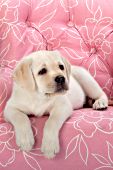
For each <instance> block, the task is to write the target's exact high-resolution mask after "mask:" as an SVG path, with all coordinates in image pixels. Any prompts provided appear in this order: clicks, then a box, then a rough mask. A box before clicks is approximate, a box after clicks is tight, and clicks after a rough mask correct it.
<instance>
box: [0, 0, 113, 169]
mask: <svg viewBox="0 0 113 170" xmlns="http://www.w3.org/2000/svg"><path fill="white" fill-rule="evenodd" d="M56 49H57V50H59V51H60V52H61V54H62V55H63V56H64V57H66V58H67V59H68V60H69V61H70V62H71V63H72V64H76V65H81V66H83V67H85V68H87V69H88V70H89V72H91V74H92V75H93V77H94V78H95V79H96V80H97V81H98V83H99V84H100V85H101V87H102V88H103V89H104V91H105V92H106V94H107V95H108V97H109V99H113V1H112V0H107V1H106V0H1V1H0V122H1V123H0V170H3V169H5V170H13V169H14V170H18V169H22V170H26V169H27V170H32V169H33V170H63V169H65V170H100V169H101V170H109V169H113V107H109V108H108V109H107V110H105V111H94V110H92V109H80V110H76V111H74V112H73V115H72V117H71V118H70V119H68V120H67V121H66V123H65V124H64V126H63V128H62V129H61V132H60V146H61V149H60V153H59V154H57V156H56V157H55V158H54V159H53V160H48V159H46V158H45V157H43V155H42V153H41V152H40V146H41V140H42V130H43V127H44V123H45V121H46V119H47V118H48V117H46V116H44V117H42V118H36V117H31V118H30V119H31V123H32V127H33V131H34V136H35V139H36V144H35V146H34V148H33V149H32V150H31V152H24V151H20V150H19V148H18V147H17V146H16V143H15V136H14V130H13V127H12V125H11V124H9V123H7V122H5V121H4V119H3V109H4V106H5V103H6V101H7V99H8V98H9V96H10V94H11V89H12V79H11V74H12V70H13V68H14V67H15V64H16V63H17V62H18V61H19V60H20V59H21V58H22V57H23V56H25V55H27V54H29V53H31V52H33V51H36V50H56ZM61 112H62V110H61ZM9 114H10V113H9Z"/></svg>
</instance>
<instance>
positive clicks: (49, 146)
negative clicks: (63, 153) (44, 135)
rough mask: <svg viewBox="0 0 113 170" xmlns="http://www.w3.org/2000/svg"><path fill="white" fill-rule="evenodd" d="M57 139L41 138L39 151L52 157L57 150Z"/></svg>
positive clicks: (49, 157)
mask: <svg viewBox="0 0 113 170" xmlns="http://www.w3.org/2000/svg"><path fill="white" fill-rule="evenodd" d="M59 150H60V148H59V141H58V139H56V140H54V139H49V138H48V139H43V141H42V146H41V151H42V152H43V154H44V156H45V157H47V158H48V159H52V158H54V157H55V155H56V154H57V153H58V152H59Z"/></svg>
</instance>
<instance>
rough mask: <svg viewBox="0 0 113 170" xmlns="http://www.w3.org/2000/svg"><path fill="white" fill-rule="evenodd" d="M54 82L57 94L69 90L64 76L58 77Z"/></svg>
mask: <svg viewBox="0 0 113 170" xmlns="http://www.w3.org/2000/svg"><path fill="white" fill-rule="evenodd" d="M54 80H55V83H56V92H62V91H65V90H68V86H67V83H66V80H65V77H64V76H61V75H59V76H56V77H55V79H54Z"/></svg>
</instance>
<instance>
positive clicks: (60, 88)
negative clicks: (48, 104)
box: [45, 84, 69, 96]
mask: <svg viewBox="0 0 113 170" xmlns="http://www.w3.org/2000/svg"><path fill="white" fill-rule="evenodd" d="M68 90H69V88H68V85H67V84H64V85H57V86H56V88H55V90H54V92H48V93H45V94H46V95H47V96H53V95H60V94H65V93H66V92H67V91H68Z"/></svg>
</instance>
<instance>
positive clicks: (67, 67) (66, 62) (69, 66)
mask: <svg viewBox="0 0 113 170" xmlns="http://www.w3.org/2000/svg"><path fill="white" fill-rule="evenodd" d="M62 60H63V62H64V64H65V68H66V74H67V78H68V80H69V77H70V74H71V64H70V63H69V61H67V59H66V58H64V57H62Z"/></svg>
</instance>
